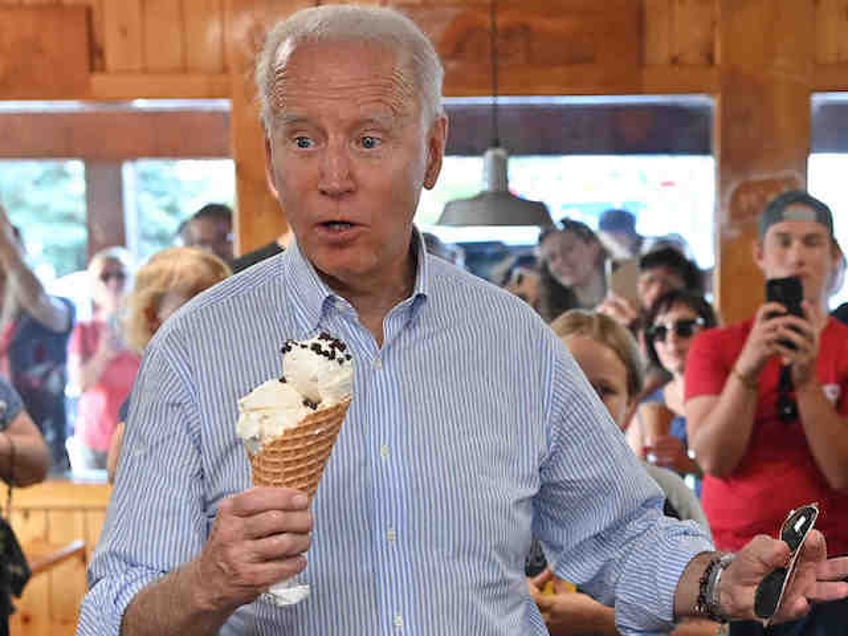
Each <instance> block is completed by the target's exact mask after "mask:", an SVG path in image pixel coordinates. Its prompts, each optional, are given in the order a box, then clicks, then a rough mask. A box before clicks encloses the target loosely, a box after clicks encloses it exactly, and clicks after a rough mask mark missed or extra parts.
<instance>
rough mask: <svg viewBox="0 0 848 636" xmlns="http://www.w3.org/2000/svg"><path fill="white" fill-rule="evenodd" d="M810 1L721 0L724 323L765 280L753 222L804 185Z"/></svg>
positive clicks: (720, 276)
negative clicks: (755, 253)
mask: <svg viewBox="0 0 848 636" xmlns="http://www.w3.org/2000/svg"><path fill="white" fill-rule="evenodd" d="M814 5H815V3H814V2H813V0H792V1H782V0H781V1H779V2H775V1H774V0H719V16H720V18H719V27H718V43H719V45H718V51H719V96H718V102H717V110H716V114H717V116H716V127H715V139H716V148H715V155H716V160H717V164H718V183H717V208H718V213H717V216H716V225H717V233H718V237H717V254H716V263H717V264H718V267H717V275H716V298H717V302H718V305H719V309H720V311H721V314H722V317H723V319H724V321H725V322H726V323H730V322H736V321H739V320H742V319H745V318H748V317H750V316H752V315H753V313H754V311H755V310H756V308H757V307H758V306H759V305H760V304H761V303H762V300H763V292H762V288H763V278H762V276H761V274H760V272H759V270H758V269H757V268H756V266H755V265H754V262H753V259H752V252H751V250H752V244H753V241H754V240H756V226H757V224H756V220H757V216H758V215H759V213H760V212H761V211H762V209H763V207H764V206H765V204H766V203H767V202H768V201H769V200H770V199H771V198H773V197H774V196H775V195H776V194H779V193H780V192H782V191H783V190H786V189H789V188H791V187H802V186H803V185H804V183H805V182H806V170H807V155H808V153H809V143H810V141H809V140H810V94H811V88H812V86H811V82H812V79H813V76H814V73H813V70H814V47H815V38H814V37H813V34H814V33H815V30H814V27H815V6H814Z"/></svg>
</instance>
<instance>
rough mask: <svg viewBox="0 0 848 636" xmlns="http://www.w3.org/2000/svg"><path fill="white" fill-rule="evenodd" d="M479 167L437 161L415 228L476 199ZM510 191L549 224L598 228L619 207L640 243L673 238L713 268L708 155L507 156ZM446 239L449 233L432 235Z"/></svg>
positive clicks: (477, 161)
mask: <svg viewBox="0 0 848 636" xmlns="http://www.w3.org/2000/svg"><path fill="white" fill-rule="evenodd" d="M482 171H483V162H482V159H481V158H480V157H445V162H444V165H443V167H442V172H441V175H440V177H439V182H438V183H437V184H436V187H435V188H434V189H433V190H431V191H425V192H424V193H423V194H422V196H421V202H420V203H419V206H418V213H417V215H416V222H417V223H418V224H419V225H420V226H422V227H427V228H428V229H431V228H430V226H431V225H432V224H435V222H436V221H437V220H438V218H439V215H440V214H441V211H442V208H443V207H444V204H445V203H446V202H447V201H449V200H451V199H453V198H457V197H466V196H470V195H474V194H476V193H477V192H479V190H480V187H481V184H482ZM509 179H510V181H509V182H510V190H511V191H512V192H513V193H514V194H517V195H519V196H522V197H526V198H528V199H535V200H539V201H544V202H545V203H546V204H547V206H548V208H549V210H550V212H551V216H552V217H553V219H554V220H555V221H558V220H559V219H561V218H563V217H565V216H568V217H572V218H575V219H579V220H581V221H584V222H585V223H587V224H588V225H589V226H590V227H591V228H593V229H596V228H597V227H598V217H599V216H600V214H601V212H603V211H604V210H606V209H608V208H625V209H627V210H629V211H631V212H632V213H633V214H634V215H635V216H636V218H637V226H636V228H637V230H638V231H639V233H640V234H643V235H645V236H664V235H668V234H678V235H680V236H681V237H683V238H684V239H685V241H686V242H687V243H688V244H689V247H690V248H691V252H692V254H690V256H694V258H695V260H696V261H697V263H698V265H699V266H700V267H701V268H703V269H708V268H710V267H712V266H713V265H714V263H715V246H714V216H715V215H714V206H715V203H714V202H715V161H714V159H713V158H712V157H711V156H701V155H698V156H692V155H686V156H680V155H678V156H664V155H628V156H620V155H618V156H610V155H606V156H605V155H588V156H587V155H581V156H577V155H568V156H559V157H557V156H515V157H511V158H510V160H509ZM432 229H433V230H434V231H435V232H436V233H438V234H439V235H440V236H443V238H445V239H446V240H451V239H450V238H449V236H450V235H452V234H453V235H455V234H457V233H453V232H451V230H450V229H446V228H439V227H438V226H436V227H435V228H432ZM475 231H476V234H477V237H478V238H477V240H484V239H488V240H495V239H496V238H499V239H500V240H503V241H504V242H507V243H509V242H515V239H516V238H518V237H521V240H520V241H519V242H534V241H535V238H536V237H537V236H538V231H530V232H528V231H527V230H526V229H524V228H522V229H520V230H519V229H516V228H511V227H506V228H486V229H485V230H484V229H482V228H481V229H477V230H472V229H470V228H469V229H468V230H467V231H463V232H459V234H462V235H464V236H468V235H469V234H473V233H475Z"/></svg>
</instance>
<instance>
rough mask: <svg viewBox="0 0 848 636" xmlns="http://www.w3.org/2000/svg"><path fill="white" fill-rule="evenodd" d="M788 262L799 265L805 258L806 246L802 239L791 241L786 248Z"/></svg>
mask: <svg viewBox="0 0 848 636" xmlns="http://www.w3.org/2000/svg"><path fill="white" fill-rule="evenodd" d="M788 255H789V262H790V263H791V264H792V265H800V264H802V263H803V262H804V259H805V258H806V247H805V246H804V243H803V241H792V243H790V245H789V250H788Z"/></svg>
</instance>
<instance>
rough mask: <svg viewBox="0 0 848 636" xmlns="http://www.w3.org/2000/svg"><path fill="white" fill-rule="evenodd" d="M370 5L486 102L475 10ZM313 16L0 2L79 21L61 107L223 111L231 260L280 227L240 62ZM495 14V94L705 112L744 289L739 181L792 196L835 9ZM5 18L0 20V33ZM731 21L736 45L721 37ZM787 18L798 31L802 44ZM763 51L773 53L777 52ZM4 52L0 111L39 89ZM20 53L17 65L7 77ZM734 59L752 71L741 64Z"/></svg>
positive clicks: (728, 33)
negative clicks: (622, 98) (174, 101)
mask: <svg viewBox="0 0 848 636" xmlns="http://www.w3.org/2000/svg"><path fill="white" fill-rule="evenodd" d="M372 1H374V2H378V3H379V4H389V5H392V6H395V7H397V8H398V9H400V10H402V11H404V12H406V13H407V14H409V15H410V16H411V17H412V18H413V19H414V20H416V21H417V22H418V23H419V24H420V25H421V26H422V28H423V29H424V30H425V31H426V32H427V33H428V35H429V36H430V37H431V38H432V39H433V41H434V43H435V44H436V46H437V48H438V50H439V52H440V54H441V55H442V57H443V59H444V62H445V67H446V79H445V92H446V94H448V95H478V94H488V92H489V90H490V89H489V75H488V67H487V63H488V35H487V31H486V30H487V28H488V11H489V2H488V0H372ZM320 2H321V0H277V1H274V0H121V1H117V0H0V12H3V11H4V10H9V9H16V10H19V9H28V10H29V11H32V12H38V11H46V10H49V9H53V10H56V9H62V8H64V9H67V10H68V11H69V12H70V11H71V10H77V11H78V10H79V9H80V8H81V7H82V8H83V9H85V13H86V18H87V20H86V23H85V36H86V37H84V38H82V39H80V38H79V37H78V35H79V33H78V31H79V29H76V30H75V31H74V32H73V33H71V34H65V35H63V37H64V38H65V41H66V42H67V46H69V47H83V48H85V51H84V53H85V56H86V59H88V62H89V64H88V71H89V73H88V80H87V82H82V83H81V84H80V87H79V88H77V89H75V88H73V87H71V88H68V89H67V90H68V94H67V95H66V97H68V98H82V99H128V98H133V97H151V98H154V97H173V98H180V97H182V98H192V97H198V98H199V97H223V98H229V99H231V100H232V105H233V110H232V117H231V121H230V126H231V134H232V138H231V151H232V156H233V158H234V159H235V161H236V174H237V181H238V184H237V187H238V195H239V207H240V209H241V210H242V215H241V216H240V217H239V219H238V221H237V223H238V224H237V229H238V232H237V234H238V237H239V244H240V248H241V249H242V250H246V249H251V248H253V247H255V246H256V245H258V244H260V243H263V242H265V241H267V240H269V238H271V237H272V236H274V235H275V234H277V233H278V232H279V231H280V230H281V229H282V228H283V227H284V220H283V218H284V217H283V216H282V215H281V214H280V213H279V211H278V209H277V206H276V203H275V202H274V201H273V200H272V199H271V198H270V196H269V194H268V192H267V189H266V187H265V182H264V167H263V157H262V140H261V132H260V129H259V126H258V124H257V122H256V108H255V95H254V94H253V89H252V86H251V85H250V81H249V75H250V70H251V58H252V54H253V52H254V51H255V50H256V47H257V43H258V42H259V41H260V40H261V37H262V34H263V32H264V29H265V28H266V25H267V24H268V23H269V22H270V21H272V20H273V19H276V18H278V17H282V16H284V15H286V14H288V13H290V12H292V11H294V10H296V9H298V8H300V7H302V6H309V5H312V4H317V3H320ZM498 6H499V18H498V19H499V32H500V42H499V50H500V51H501V54H502V55H501V63H502V68H501V85H502V90H503V92H504V93H513V94H557V95H573V94H634V93H643V94H644V93H647V94H663V93H692V92H694V93H708V94H712V95H714V96H716V98H717V118H716V121H717V126H716V133H715V146H716V156H717V160H718V162H719V169H718V175H719V182H718V192H717V201H718V205H717V208H718V209H717V212H716V214H717V216H716V218H717V222H718V223H717V225H718V227H719V235H718V244H719V256H720V259H721V260H720V262H719V264H718V265H719V266H718V270H719V272H721V270H722V268H724V266H725V263H727V264H728V265H729V267H727V269H726V271H725V273H726V275H728V276H731V275H732V276H733V278H734V280H736V281H738V280H740V278H739V277H740V276H741V277H742V279H741V280H744V281H745V282H747V283H750V284H751V285H752V286H753V285H758V284H759V278H758V274H757V273H756V271H755V270H754V268H753V265H752V264H751V263H750V259H748V257H747V253H748V250H747V246H745V245H744V243H746V242H747V241H748V240H749V239H750V232H749V231H748V229H747V228H748V226H747V225H746V224H748V223H749V219H746V218H745V214H749V212H745V213H742V212H734V211H733V210H732V209H731V208H730V205H731V201H733V200H736V199H734V192H735V189H737V188H739V187H742V186H744V188H743V192H747V193H748V194H750V192H751V191H752V188H753V187H754V186H751V185H750V184H749V183H748V182H750V181H752V180H754V181H763V180H764V181H766V182H768V181H769V180H771V181H770V182H771V185H770V186H767V187H773V186H774V184H775V183H781V184H784V185H783V186H780V187H784V186H785V184H786V183H789V182H794V183H799V184H801V185H803V181H804V173H805V168H806V154H807V151H808V147H809V142H808V138H809V113H808V112H807V111H808V110H809V109H808V107H807V104H808V102H809V97H810V95H809V93H810V92H811V91H824V90H848V0H604V1H603V2H598V1H597V0H499V4H498ZM9 15H10V14H9V13H8V12H7V13H0V25H2V24H3V22H4V20H5V21H7V22H8V19H9V18H8V16H9ZM77 15H78V14H77ZM740 15H741V16H744V23H745V24H747V25H751V26H752V27H753V28H752V29H751V30H741V29H738V28H734V20H735V19H736V17H738V16H740ZM68 16H69V18H68V19H69V20H70V16H71V13H68ZM786 16H795V17H799V19H801V20H802V22H803V28H801V27H800V26H799V25H798V24H793V23H792V22H791V21H789V20H787V19H786ZM740 24H741V23H740ZM778 39H784V40H786V42H785V43H784V44H783V45H781V46H777V44H776V40H778ZM799 40H801V41H802V42H801V43H800V44H799ZM803 41H807V42H808V43H809V46H804V45H803ZM10 42H11V39H10V36H8V34H7V35H4V33H3V29H2V26H0V53H4V55H0V98H9V97H10V96H11V95H13V94H14V95H18V96H19V93H20V89H18V91H17V93H15V92H14V91H9V90H8V89H7V90H5V91H4V84H3V80H4V78H6V79H7V80H8V79H9V78H10V77H11V78H13V79H14V81H15V82H17V83H18V84H20V83H21V82H23V83H24V84H25V85H26V84H28V85H29V90H31V91H32V94H33V95H37V94H38V92H39V90H42V91H43V90H45V86H44V82H43V81H42V82H41V83H39V80H38V78H37V77H36V78H33V79H30V80H27V79H25V78H23V79H22V75H21V74H20V73H17V74H15V73H13V72H12V71H14V70H17V69H16V66H15V64H16V62H15V59H16V55H15V52H16V51H17V47H15V46H12V45H11V44H10ZM80 42H81V43H80ZM4 45H5V46H4ZM10 49H11V54H8V53H9V51H10ZM780 51H783V53H781V52H780ZM789 51H794V53H788V52H789ZM776 52H777V54H775V53H776ZM26 53H27V52H26V51H17V60H19V61H20V63H21V64H26V60H27V58H26ZM798 55H800V56H801V57H797V56H798ZM746 58H750V59H752V60H759V62H758V63H756V64H746V63H745V62H744V60H745V59H746ZM740 60H741V64H740ZM743 67H744V68H743ZM10 69H11V70H10ZM793 78H794V79H793ZM798 78H800V80H799V81H796V80H798ZM753 95H756V97H753ZM802 111H804V112H806V114H804V112H802ZM743 121H747V122H754V123H755V124H756V126H757V129H756V137H757V139H765V140H767V139H774V140H777V142H776V143H779V144H780V145H781V147H782V148H785V151H784V152H782V153H781V155H780V158H777V159H775V158H774V157H773V156H771V157H769V156H766V155H767V149H766V148H765V147H763V148H760V149H759V150H758V149H757V148H756V147H754V148H752V147H751V143H750V139H752V137H750V135H751V134H753V133H752V131H750V130H747V129H746V125H745V124H743V123H741V122H743ZM792 126H794V127H795V132H794V133H792V134H790V133H788V132H787V130H788V128H789V127H792ZM746 135H747V136H748V138H749V142H748V143H746V142H745V141H744V140H745V138H746ZM768 152H770V151H768ZM739 153H743V154H744V153H747V154H746V155H745V157H744V158H740V157H739V156H738V154H739ZM758 153H759V154H758ZM772 154H773V153H772ZM787 174H791V175H792V176H791V177H787ZM787 179H788V180H787ZM746 196H748V195H746ZM737 199H739V197H737ZM748 199H749V200H750V196H748ZM740 237H742V238H740ZM743 248H744V249H743ZM743 251H744V255H743ZM719 280H720V279H719ZM756 300H757V299H756V296H752V297H750V298H746V299H743V300H742V301H741V303H738V304H736V303H734V302H732V301H731V300H730V299H729V298H728V297H726V296H725V292H724V291H722V290H721V287H720V286H719V304H720V305H722V307H723V308H726V310H727V311H725V317H726V318H728V319H736V318H738V317H740V316H742V315H745V314H746V313H748V311H749V309H750V308H751V307H753V305H754V303H755V302H756Z"/></svg>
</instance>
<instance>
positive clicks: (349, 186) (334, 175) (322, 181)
mask: <svg viewBox="0 0 848 636" xmlns="http://www.w3.org/2000/svg"><path fill="white" fill-rule="evenodd" d="M320 171H321V172H320V175H319V181H318V188H319V189H320V191H321V194H324V195H327V196H331V197H338V196H342V195H345V194H348V193H350V192H352V191H353V189H354V182H353V174H352V172H351V163H350V156H349V155H348V152H347V148H346V147H345V146H344V145H343V144H341V143H331V144H328V146H327V149H326V150H325V152H324V154H323V156H322V158H321V163H320Z"/></svg>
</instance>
